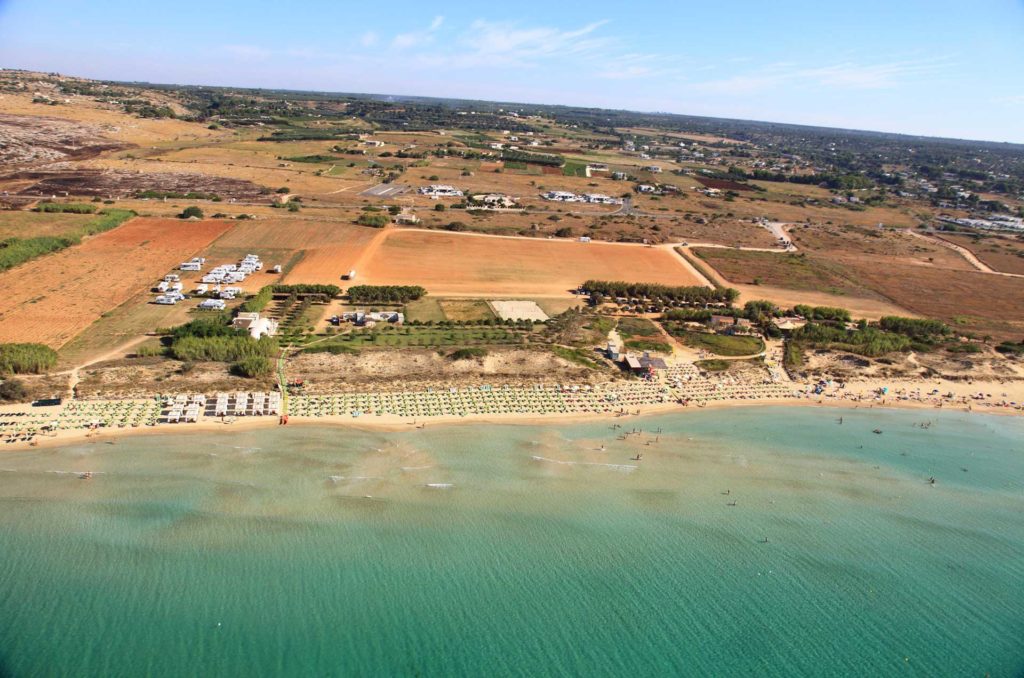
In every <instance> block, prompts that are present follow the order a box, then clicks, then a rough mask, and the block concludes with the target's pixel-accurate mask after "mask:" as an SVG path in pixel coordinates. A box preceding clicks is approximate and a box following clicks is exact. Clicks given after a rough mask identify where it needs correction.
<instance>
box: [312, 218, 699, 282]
mask: <svg viewBox="0 0 1024 678" xmlns="http://www.w3.org/2000/svg"><path fill="white" fill-rule="evenodd" d="M381 236H382V237H381V238H380V239H377V240H375V241H374V242H373V243H372V244H371V245H370V246H369V247H368V248H367V250H366V251H365V252H364V253H363V256H362V258H361V261H360V262H359V263H357V264H355V268H356V269H357V273H358V279H357V282H358V283H366V284H370V285H422V286H423V287H425V288H427V290H428V291H429V292H430V293H431V294H446V295H453V296H492V295H515V296H562V295H568V294H569V290H572V289H575V288H576V287H577V286H579V285H580V283H582V282H584V281H586V280H588V279H599V280H631V281H635V282H652V283H662V284H666V285H699V284H701V283H700V281H698V280H697V279H696V278H695V277H694V276H693V275H692V274H691V273H690V272H689V271H688V270H687V269H686V268H685V267H684V266H683V264H682V263H681V262H680V261H679V259H678V258H677V257H676V255H675V254H673V253H672V252H669V251H667V250H663V249H657V248H650V247H642V246H638V245H625V244H615V243H598V242H591V243H581V242H577V241H568V240H541V239H533V238H502V237H495V236H482V235H475V234H469V233H458V234H454V233H442V232H434V231H415V230H387V231H385V232H383V233H382V234H381ZM304 263H305V262H304ZM338 268H343V267H335V269H334V270H337V269H338ZM322 282H329V281H327V280H324V281H322Z"/></svg>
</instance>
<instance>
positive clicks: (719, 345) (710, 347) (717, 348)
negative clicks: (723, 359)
mask: <svg viewBox="0 0 1024 678" xmlns="http://www.w3.org/2000/svg"><path fill="white" fill-rule="evenodd" d="M676 336H678V337H679V339H680V340H682V342H683V343H684V344H686V345H687V346H692V347H693V348H702V349H704V350H705V351H708V352H709V353H714V354H715V355H725V356H737V355H753V354H755V353H760V352H761V351H763V350H764V342H763V341H761V339H760V338H758V337H742V336H740V337H734V336H729V335H727V334H711V333H709V332H690V331H688V330H681V331H679V332H678V334H676Z"/></svg>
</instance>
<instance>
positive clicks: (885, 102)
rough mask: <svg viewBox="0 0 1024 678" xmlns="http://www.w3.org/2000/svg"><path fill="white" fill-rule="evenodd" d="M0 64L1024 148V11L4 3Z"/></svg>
mask: <svg viewBox="0 0 1024 678" xmlns="http://www.w3.org/2000/svg"><path fill="white" fill-rule="evenodd" d="M0 66H3V67H8V68H30V69H39V70H53V71H59V72H62V73H67V74H71V75H80V76H85V77H93V78H105V79H117V80H147V81H150V82H174V83H188V84H209V85H229V86H230V85H233V86H252V87H280V88H293V89H316V90H329V91H347V92H374V93H393V94H417V95H427V96H452V97H466V98H477V99H491V100H503V101H524V102H538V103H560V104H575V105H587V106H602V107H609V108H627V109H632V110H643V111H670V112H674V113H689V114H695V115H711V116H721V117H736V118H746V119H755V120H772V121H780V122H794V123H805V124H819V125H827V126H837V127H853V128H858V129H874V130H884V131H893V132H906V133H912V134H933V135H940V136H952V137H962V138H972V139H990V140H996V141H1014V142H1022V143H1024V0H979V1H978V2H974V3H965V2H963V1H962V0H959V1H958V2H947V1H946V0H932V1H930V2H920V1H918V0H888V1H885V2H881V1H877V0H861V1H860V2H856V3H852V2H838V1H834V0H817V1H815V2H811V1H806V0H794V1H787V0H777V1H776V2H766V1H761V2H752V1H746V0H734V1H733V2H730V3H719V2H711V1H709V0H703V1H702V2H691V1H690V0H678V1H677V2H660V1H654V2H645V3H630V2H623V1H622V0H615V1H613V2H604V1H603V0H594V1H592V2H589V3H580V4H579V5H577V4H576V3H572V4H570V3H556V2H534V1H532V0H528V1H522V0H520V1H517V2H504V3H503V2H493V3H485V2H483V3H482V2H472V3H470V2H461V1H457V0H453V1H450V2H446V3H425V2H406V1H405V0H392V1H391V2H381V3H369V2H359V3H355V2H347V1H345V0H336V1H334V2H321V1H319V0H305V1H304V2H281V1H280V0H277V1H276V2H263V1H261V0H249V1H247V2H242V1H236V0H226V1H221V2H193V1H192V0H177V1H176V2H174V3H159V4H158V3H152V2H147V1H146V0H133V1H130V2H129V1H127V0H92V1H85V0H78V1H76V0H0Z"/></svg>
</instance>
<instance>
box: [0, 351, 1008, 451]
mask: <svg viewBox="0 0 1024 678" xmlns="http://www.w3.org/2000/svg"><path fill="white" fill-rule="evenodd" d="M582 388H583V389H587V390H581V389H580V387H561V388H558V387H552V388H549V389H547V390H540V389H533V390H530V389H524V388H518V389H510V388H508V387H498V388H493V389H492V388H490V387H486V389H484V388H478V387H464V388H463V389H461V390H460V389H455V388H451V389H450V390H449V391H438V392H434V391H430V392H421V393H410V394H406V393H399V394H348V395H336V394H335V395H319V394H304V395H300V396H291V397H289V398H288V399H287V400H286V402H285V404H284V407H285V408H287V409H286V410H284V411H283V413H284V412H286V413H287V420H285V419H284V418H283V417H282V416H281V415H279V414H277V413H271V412H268V413H267V414H264V415H262V416H259V415H257V416H211V414H210V410H209V406H206V407H205V408H204V413H203V414H201V415H200V416H199V417H198V418H197V420H196V421H189V422H178V423H168V421H167V420H166V412H167V409H166V408H167V405H166V402H170V400H168V401H166V402H163V403H161V402H160V401H159V400H157V399H156V398H154V399H151V400H134V401H114V400H92V401H69V402H65V403H63V404H61V405H58V406H51V407H33V406H31V405H29V404H23V405H10V406H3V407H0V435H2V436H4V437H3V438H0V440H2V441H3V442H0V450H19V449H26V448H31V447H52V446H59V445H63V444H67V443H74V442H78V441H82V440H93V441H108V442H111V443H113V442H114V441H115V440H116V439H119V438H122V437H124V436H126V435H159V434H162V433H181V432H186V431H194V432H203V431H225V430H230V431H241V430H248V429H253V428H263V427H273V426H280V425H282V424H283V423H285V421H286V423H287V425H288V426H304V425H317V426H324V425H327V426H339V427H348V428H355V429H364V430H396V431H397V430H408V429H410V428H412V427H416V428H426V427H431V428H433V427H435V426H450V425H459V424H461V425H465V424H524V425H537V424H548V423H566V422H574V421H594V420H617V419H620V418H630V419H633V418H636V417H642V416H645V415H652V414H664V413H667V412H672V411H683V410H693V409H703V408H709V409H720V408H730V407H752V406H753V407H756V406H772V405H774V406H778V405H784V406H800V407H809V406H811V407H837V408H850V409H863V408H909V409H922V410H929V409H947V410H948V409H953V410H959V411H968V412H970V411H974V412H984V413H990V414H1004V415H1020V414H1022V413H1024V382H1016V381H1015V382H995V381H974V382H959V381H949V380H943V379H933V380H920V379H919V380H866V381H856V382H846V383H841V382H829V381H824V380H822V381H819V382H812V383H799V382H788V381H784V380H781V381H774V382H767V381H766V382H760V383H746V382H742V381H739V382H737V380H735V379H732V378H730V377H722V378H717V379H704V378H697V377H696V376H694V374H693V373H688V372H686V371H685V370H684V372H683V373H682V374H681V373H680V372H678V371H675V372H672V371H670V372H668V373H666V374H663V375H661V376H660V378H659V379H658V380H656V381H653V382H645V381H638V382H624V383H617V384H610V385H606V386H605V387H604V388H601V387H595V388H594V389H593V390H589V389H590V387H589V386H587V387H582ZM574 389H576V390H574ZM530 397H536V400H535V401H534V402H531V403H530V404H529V405H524V404H523V403H522V399H526V398H530ZM456 398H457V399H458V402H459V403H461V405H459V406H458V407H464V408H465V409H463V410H460V411H458V412H456V411H455V408H456V406H455V405H453V404H452V402H453V399H456ZM464 398H472V400H468V401H467V400H464ZM467 402H469V405H468V406H467V405H466V403H467ZM353 403H359V405H354V404H353ZM395 403H399V405H398V408H405V407H407V408H408V411H407V413H406V414H398V413H395V412H394V410H396V409H397V408H396V405H395ZM402 403H407V404H404V405H403V404H402ZM428 403H429V404H432V405H429V406H428ZM481 403H483V404H481ZM421 405H422V408H421ZM353 407H360V408H365V409H360V410H356V409H352V408H353ZM389 410H391V411H389ZM69 411H70V412H72V413H74V417H72V418H70V419H69V418H67V417H68V412H69ZM400 411H404V410H400ZM97 412H98V413H103V412H114V413H123V414H121V415H119V416H121V419H120V420H118V419H117V418H116V417H115V416H112V415H109V414H108V415H94V414H90V413H97ZM133 413H134V414H133ZM133 416H134V417H135V418H134V419H132V417H133ZM75 417H76V418H75ZM90 417H91V418H90Z"/></svg>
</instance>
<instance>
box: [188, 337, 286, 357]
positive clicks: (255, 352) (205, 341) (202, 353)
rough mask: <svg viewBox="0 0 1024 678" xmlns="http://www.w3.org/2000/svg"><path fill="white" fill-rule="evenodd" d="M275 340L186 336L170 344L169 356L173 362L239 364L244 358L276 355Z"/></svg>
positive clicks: (265, 338)
mask: <svg viewBox="0 0 1024 678" xmlns="http://www.w3.org/2000/svg"><path fill="white" fill-rule="evenodd" d="M278 348H279V347H278V344H277V340H276V339H274V338H273V337H260V338H259V339H253V338H252V337H250V336H249V335H248V334H244V335H242V336H212V337H197V336H187V337H182V338H181V339H176V340H175V341H174V343H172V344H171V348H170V355H171V357H172V358H174V359H175V360H182V361H186V360H188V361H195V362H198V361H203V360H210V361H214V362H222V363H228V362H239V361H243V360H245V359H246V358H254V357H264V358H269V357H271V356H274V355H276V354H277V351H278Z"/></svg>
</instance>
